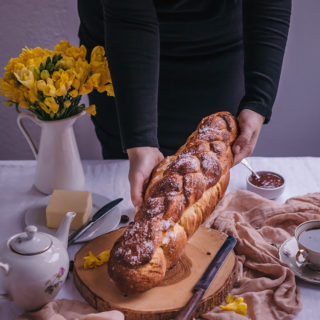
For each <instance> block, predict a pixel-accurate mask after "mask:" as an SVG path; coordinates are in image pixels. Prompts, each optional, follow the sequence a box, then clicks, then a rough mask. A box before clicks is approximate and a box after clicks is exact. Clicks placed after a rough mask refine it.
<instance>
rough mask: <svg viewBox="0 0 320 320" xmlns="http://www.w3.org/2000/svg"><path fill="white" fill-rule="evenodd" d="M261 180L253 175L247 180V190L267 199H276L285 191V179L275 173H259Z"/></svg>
mask: <svg viewBox="0 0 320 320" xmlns="http://www.w3.org/2000/svg"><path fill="white" fill-rule="evenodd" d="M257 174H258V176H259V178H257V177H256V176H254V175H253V174H252V175H250V176H249V177H248V178H247V189H248V190H249V191H253V192H255V193H257V194H259V195H261V196H263V197H265V198H268V199H276V198H278V197H279V196H280V195H281V194H282V193H283V190H284V187H285V180H284V178H283V177H282V176H281V175H280V174H278V173H275V172H271V171H258V172H257Z"/></svg>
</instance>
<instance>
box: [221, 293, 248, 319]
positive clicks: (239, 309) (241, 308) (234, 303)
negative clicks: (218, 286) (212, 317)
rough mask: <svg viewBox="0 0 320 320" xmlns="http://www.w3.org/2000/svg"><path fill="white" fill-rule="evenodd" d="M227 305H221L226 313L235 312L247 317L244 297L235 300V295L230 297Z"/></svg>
mask: <svg viewBox="0 0 320 320" xmlns="http://www.w3.org/2000/svg"><path fill="white" fill-rule="evenodd" d="M226 302H227V304H226V305H220V306H219V307H220V308H221V309H222V310H225V311H234V312H236V313H239V314H242V315H244V316H246V315H247V304H246V303H245V302H244V300H243V298H242V297H238V298H235V297H234V296H233V295H231V294H230V295H228V297H227V298H226Z"/></svg>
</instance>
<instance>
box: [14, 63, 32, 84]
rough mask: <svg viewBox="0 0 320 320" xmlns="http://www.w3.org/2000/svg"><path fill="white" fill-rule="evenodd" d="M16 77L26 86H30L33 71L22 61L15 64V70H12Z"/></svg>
mask: <svg viewBox="0 0 320 320" xmlns="http://www.w3.org/2000/svg"><path fill="white" fill-rule="evenodd" d="M13 74H14V75H15V77H16V79H17V80H18V81H19V82H20V83H21V84H23V85H24V86H25V87H27V88H29V89H30V88H31V87H32V86H33V83H34V76H33V72H32V71H31V70H29V69H27V68H26V67H25V66H24V65H23V64H22V63H18V64H17V65H16V68H15V71H14V72H13Z"/></svg>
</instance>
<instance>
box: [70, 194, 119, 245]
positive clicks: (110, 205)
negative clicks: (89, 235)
mask: <svg viewBox="0 0 320 320" xmlns="http://www.w3.org/2000/svg"><path fill="white" fill-rule="evenodd" d="M122 200H123V199H122V198H118V199H115V200H113V201H111V202H109V203H107V204H106V205H105V206H103V207H102V208H101V209H99V210H98V211H97V212H96V213H95V214H94V215H93V217H92V219H91V220H90V221H89V222H88V223H87V224H86V225H84V226H83V227H82V228H80V229H79V230H77V231H75V232H74V233H72V234H71V235H70V236H69V238H68V245H71V244H72V243H74V242H75V241H76V240H77V239H78V238H79V237H80V236H81V235H82V234H84V233H85V232H86V231H87V230H88V229H89V228H90V227H91V226H92V225H94V224H95V223H96V222H97V221H98V220H100V219H101V218H102V217H104V216H105V215H106V214H107V213H108V212H110V211H111V210H112V209H113V208H114V207H115V206H116V205H118V204H119V203H120V202H121V201H122Z"/></svg>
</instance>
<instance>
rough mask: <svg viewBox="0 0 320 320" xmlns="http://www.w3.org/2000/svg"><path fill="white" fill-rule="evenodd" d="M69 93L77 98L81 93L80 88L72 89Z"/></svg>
mask: <svg viewBox="0 0 320 320" xmlns="http://www.w3.org/2000/svg"><path fill="white" fill-rule="evenodd" d="M69 95H70V96H71V97H72V98H76V97H77V96H78V95H79V92H78V90H75V89H74V90H72V91H70V92H69Z"/></svg>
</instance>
